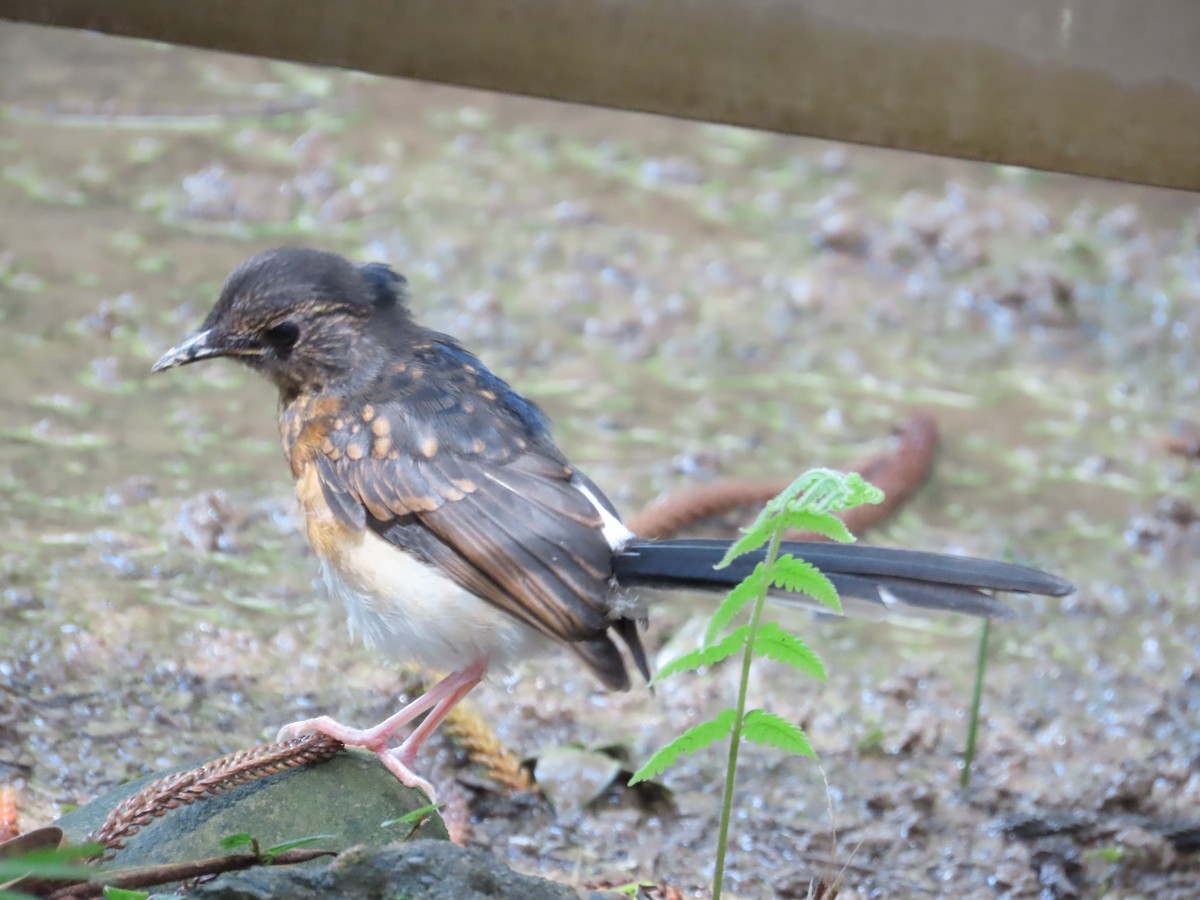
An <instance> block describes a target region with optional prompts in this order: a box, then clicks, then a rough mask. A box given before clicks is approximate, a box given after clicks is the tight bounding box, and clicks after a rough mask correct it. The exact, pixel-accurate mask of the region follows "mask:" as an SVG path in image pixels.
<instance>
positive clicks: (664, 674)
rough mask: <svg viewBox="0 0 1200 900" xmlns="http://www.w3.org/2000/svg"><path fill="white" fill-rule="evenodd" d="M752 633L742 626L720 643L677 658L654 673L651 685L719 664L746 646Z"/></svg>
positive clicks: (748, 628)
mask: <svg viewBox="0 0 1200 900" xmlns="http://www.w3.org/2000/svg"><path fill="white" fill-rule="evenodd" d="M749 633H750V626H749V625H742V626H741V627H740V628H737V629H735V630H734V631H732V632H730V633H729V634H728V635H726V636H725V637H724V638H722V640H721V641H720V642H719V643H716V644H712V645H710V646H705V647H701V648H700V649H698V650H693V651H691V652H690V653H685V654H683V656H679V657H676V658H675V659H673V660H671V661H670V662H669V663H667V664H666V665H665V666H663V667H662V668H661V669H659V670H658V671H657V672H655V673H654V678H652V679H651V683H652V684H653V683H656V682H659V681H662V680H663V679H664V678H669V677H670V676H672V675H674V674H675V673H676V672H686V671H688V670H689V669H702V668H704V667H705V666H711V665H713V664H714V663H719V662H720V661H721V660H723V659H724V658H725V657H727V656H732V655H733V654H734V653H737V652H738V651H739V650H741V649H742V648H743V647H745V646H746V636H747V635H748V634H749Z"/></svg>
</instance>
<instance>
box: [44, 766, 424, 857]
mask: <svg viewBox="0 0 1200 900" xmlns="http://www.w3.org/2000/svg"><path fill="white" fill-rule="evenodd" d="M177 771H183V769H180V770H177ZM165 774H171V773H167V772H159V773H157V774H155V775H150V776H147V777H145V778H141V779H138V780H137V781H133V782H130V783H128V784H124V785H122V786H121V787H119V788H117V789H116V790H113V791H111V792H110V793H108V794H105V795H104V796H102V797H100V798H98V799H96V800H93V801H92V802H91V803H89V804H87V805H86V806H82V807H80V808H79V809H77V810H74V811H73V812H71V813H68V814H67V815H65V816H63V817H62V818H61V819H59V820H58V822H56V823H55V824H56V825H58V826H59V827H61V828H62V829H63V831H64V832H65V833H66V835H67V838H68V839H69V840H70V841H71V842H72V843H79V842H81V841H83V840H84V839H85V838H86V837H87V835H88V834H89V833H90V832H92V831H94V830H96V829H97V828H99V827H100V825H101V824H102V823H103V822H104V820H105V818H106V817H107V816H108V814H109V811H110V810H112V809H113V808H114V807H115V806H116V805H117V804H118V803H120V802H121V801H122V800H124V799H125V798H127V797H130V796H132V795H133V794H135V793H137V791H139V790H141V789H142V788H143V787H145V786H146V785H147V784H149V783H150V782H151V781H153V780H155V779H157V778H160V777H162V776H163V775H165ZM428 802H429V801H428V800H427V799H426V797H425V795H424V794H423V793H421V792H420V791H417V790H413V789H411V788H406V787H404V786H403V785H402V784H400V782H399V781H397V780H396V778H395V777H394V776H393V775H392V774H391V773H390V772H388V771H387V769H385V768H384V767H383V765H382V764H381V763H379V762H378V760H376V759H375V757H374V756H372V755H371V754H368V753H363V752H359V751H350V752H342V753H339V754H338V755H337V756H335V757H334V758H333V759H331V760H329V761H328V762H324V763H319V764H314V765H307V766H298V767H295V768H291V769H285V770H284V771H282V772H278V773H276V774H274V775H268V776H266V777H265V778H259V779H257V780H256V781H252V782H250V783H248V784H243V785H240V786H238V787H235V788H232V789H230V790H228V791H226V792H225V793H222V794H214V795H209V796H206V797H205V798H203V799H201V800H198V801H196V802H195V803H192V804H189V805H187V806H180V807H178V808H177V809H172V810H169V811H168V812H167V813H166V814H165V815H163V816H161V817H159V818H156V819H152V820H151V821H150V822H149V823H148V824H146V825H144V826H143V827H142V828H141V830H140V831H138V832H136V833H135V834H134V835H133V836H132V837H130V838H129V839H128V840H127V841H126V845H125V847H124V848H123V849H121V850H118V851H117V852H116V853H115V854H114V855H113V857H112V859H111V860H109V861H106V862H105V864H104V866H103V868H106V869H109V868H126V867H130V866H144V865H156V864H162V863H170V862H185V861H189V860H196V859H205V858H208V857H212V856H221V855H223V854H224V853H226V852H227V851H225V850H222V849H221V841H222V839H223V838H226V837H228V836H230V835H234V834H249V835H250V836H251V837H253V838H254V839H256V840H257V841H258V844H259V846H260V847H261V848H263V849H267V848H270V847H273V846H275V845H277V844H281V843H284V842H285V841H292V840H296V839H299V838H304V837H309V836H312V835H318V834H321V835H330V837H329V838H328V839H326V840H322V841H319V842H317V843H315V844H312V845H311V846H312V847H314V848H318V849H322V850H325V849H328V850H344V849H346V848H348V847H356V846H359V845H367V846H370V847H382V846H384V845H387V844H391V843H393V842H394V841H396V840H403V839H405V838H407V837H414V838H416V837H427V838H440V839H445V838H446V837H447V835H446V829H445V826H444V825H443V824H442V821H441V818H440V817H439V816H438V815H437V814H436V813H433V814H431V815H429V816H427V817H426V819H425V821H424V823H423V824H421V826H420V827H419V828H417V829H416V831H415V833H413V834H411V835H410V834H409V832H410V831H412V829H413V825H412V824H411V823H403V824H398V825H392V826H389V827H387V828H384V827H382V825H383V823H384V822H387V821H391V820H394V819H397V818H399V817H401V816H403V815H404V814H405V813H408V812H411V811H412V810H415V809H420V808H421V807H424V806H426V805H428ZM231 852H242V853H244V852H245V848H239V849H238V850H237V851H231Z"/></svg>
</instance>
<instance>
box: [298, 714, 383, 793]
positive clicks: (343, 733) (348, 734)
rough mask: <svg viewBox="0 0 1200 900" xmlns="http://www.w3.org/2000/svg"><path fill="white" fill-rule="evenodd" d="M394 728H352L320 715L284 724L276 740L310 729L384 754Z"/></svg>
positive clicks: (344, 742) (353, 745)
mask: <svg viewBox="0 0 1200 900" xmlns="http://www.w3.org/2000/svg"><path fill="white" fill-rule="evenodd" d="M392 730H394V729H390V730H384V729H383V728H382V727H381V726H380V725H376V726H375V727H374V728H350V727H349V726H347V725H343V724H342V723H341V722H337V721H334V720H333V719H331V718H329V716H318V717H317V718H315V719H301V720H300V721H299V722H292V723H291V724H288V725H284V726H283V727H282V728H280V729H279V736H278V737H277V738H276V740H280V741H288V740H291V739H292V738H295V737H299V736H300V735H302V734H305V733H307V732H309V731H316V732H318V733H320V734H327V735H329V736H330V737H331V738H333V739H334V740H336V741H341V742H342V743H343V744H345V745H346V746H347V747H362V748H363V749H365V750H370V751H371V752H372V753H378V754H380V755H382V754H384V753H386V752H387V750H388V738H390V737H391V732H392ZM402 780H403V779H402Z"/></svg>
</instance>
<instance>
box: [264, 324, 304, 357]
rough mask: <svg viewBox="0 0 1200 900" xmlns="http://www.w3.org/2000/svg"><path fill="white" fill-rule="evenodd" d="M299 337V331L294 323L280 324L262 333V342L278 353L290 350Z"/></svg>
mask: <svg viewBox="0 0 1200 900" xmlns="http://www.w3.org/2000/svg"><path fill="white" fill-rule="evenodd" d="M299 337H300V329H299V327H298V326H297V325H296V323H295V322H280V323H279V324H278V325H272V326H271V327H270V328H268V329H267V330H266V331H264V332H263V340H265V341H266V342H267V343H268V344H270V345H271V346H272V347H274V348H275V349H276V350H280V351H287V350H291V349H292V347H293V346H294V345H295V343H296V340H297V339H298V338H299Z"/></svg>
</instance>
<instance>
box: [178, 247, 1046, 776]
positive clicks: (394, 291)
mask: <svg viewBox="0 0 1200 900" xmlns="http://www.w3.org/2000/svg"><path fill="white" fill-rule="evenodd" d="M216 356H228V357H232V358H235V359H237V360H239V361H241V362H243V363H245V364H247V365H249V366H251V367H252V368H254V369H255V370H257V371H259V372H261V373H262V374H263V375H265V376H266V377H267V378H269V379H271V381H273V382H274V383H275V385H276V386H277V387H278V389H279V404H280V405H279V426H280V435H281V439H282V442H283V448H284V452H285V455H286V456H287V460H288V463H289V465H290V466H291V470H292V475H293V476H294V478H295V480H296V493H297V498H298V500H299V502H300V507H301V509H302V510H303V512H304V516H305V521H306V527H307V532H308V538H309V541H310V543H311V544H312V546H313V549H314V551H315V553H316V555H317V557H318V559H319V560H320V562H321V568H322V571H323V573H324V576H325V580H326V582H327V584H328V585H329V588H330V590H331V592H332V593H333V594H335V595H337V596H339V597H341V599H342V600H343V601H344V602H345V604H346V607H347V610H348V612H349V618H350V623H351V627H352V628H353V629H354V630H355V631H357V632H358V633H359V634H360V635H361V636H362V637H363V639H364V640H366V641H367V642H368V643H369V644H370V645H372V646H374V647H376V648H378V649H379V650H380V651H382V652H384V653H386V654H388V655H389V656H392V657H394V658H399V659H415V660H418V661H420V662H423V663H424V664H426V665H427V666H429V667H431V668H435V669H443V670H444V669H447V668H452V669H454V670H455V672H454V673H453V674H451V675H450V676H448V677H447V678H446V679H444V680H443V681H442V682H440V683H439V684H438V685H436V686H435V687H434V688H432V689H431V690H430V691H429V692H427V693H426V694H425V695H423V696H422V697H419V698H417V699H416V700H414V701H413V702H412V703H410V704H409V705H408V706H406V707H404V708H403V709H402V710H400V711H399V712H397V713H396V714H395V715H394V716H392V717H390V718H389V719H388V720H386V721H385V722H382V723H380V724H379V725H377V726H375V727H374V728H371V729H366V730H361V731H360V730H356V729H349V728H347V727H346V726H343V725H340V724H339V723H336V722H333V721H331V720H329V719H325V718H320V719H314V720H309V721H305V722H300V723H295V724H294V725H292V726H288V727H287V728H286V729H285V731H286V732H287V733H294V732H296V731H299V730H304V729H309V728H316V729H319V730H321V731H324V732H326V733H327V734H331V735H333V736H335V737H337V738H338V739H340V740H343V741H345V742H346V743H353V744H357V745H360V746H365V747H368V748H370V749H372V750H374V751H376V752H377V753H378V754H379V756H380V759H382V760H383V762H384V763H385V764H386V765H387V766H388V767H389V768H390V769H391V770H392V771H393V772H395V773H396V775H397V776H398V777H399V778H401V779H402V780H403V781H405V783H406V784H417V785H420V786H422V787H424V788H426V789H430V788H429V786H428V784H427V783H426V782H424V781H423V780H421V779H420V778H418V777H417V776H416V775H414V774H413V773H412V771H411V770H410V769H409V768H408V767H409V764H410V763H411V762H412V759H413V757H414V755H415V753H416V750H417V749H418V748H419V747H420V745H421V742H422V741H423V740H424V739H425V738H426V737H427V736H428V735H429V733H430V732H431V731H432V730H433V728H435V727H436V726H437V723H438V722H439V721H440V720H441V719H442V718H443V717H444V716H445V714H446V712H447V711H448V710H449V709H450V707H452V706H453V705H454V703H456V702H457V701H458V700H459V699H461V697H462V696H464V695H465V694H466V693H467V691H469V690H470V689H471V687H472V686H473V685H474V684H476V683H477V682H478V681H479V679H480V678H481V677H482V676H483V674H484V673H485V672H486V671H487V669H488V668H489V667H495V666H505V665H509V664H511V663H513V662H515V661H517V660H520V659H522V658H523V657H524V656H525V655H527V654H528V653H530V652H531V651H533V650H535V649H538V648H539V647H541V646H543V645H545V644H549V643H553V642H557V643H559V644H564V645H566V646H568V647H570V648H571V649H572V650H573V651H574V652H575V653H577V654H578V655H579V657H580V658H581V659H582V660H583V661H584V662H585V663H586V664H587V665H588V666H589V668H590V669H591V670H592V671H593V672H594V673H595V674H596V675H597V676H598V677H599V678H600V679H601V681H603V682H604V684H605V685H607V686H608V687H610V688H618V689H619V688H625V687H627V686H628V685H629V676H628V673H627V670H626V664H625V661H624V659H623V656H622V653H621V651H620V650H619V649H618V644H623V645H624V646H625V648H627V650H628V652H629V655H630V656H631V658H632V660H633V662H634V664H635V665H636V666H637V668H638V669H639V670H640V672H641V674H642V675H643V676H645V677H649V669H648V666H647V663H646V656H645V653H644V651H643V649H642V644H641V639H640V637H639V634H638V625H637V619H638V618H639V616H640V612H638V611H637V610H638V607H636V606H635V605H634V604H632V603H631V601H630V600H629V598H628V596H627V595H626V594H625V593H623V592H622V591H621V589H622V588H628V587H632V586H638V585H642V586H653V587H694V588H702V589H708V590H723V589H725V588H726V587H727V586H728V585H729V584H730V583H732V582H734V581H736V580H738V579H739V578H740V577H741V575H742V570H741V569H738V568H736V567H734V568H729V569H722V570H720V571H716V570H714V569H713V564H714V563H715V562H717V561H718V560H719V559H720V558H721V556H722V555H723V554H724V549H725V546H726V545H725V544H724V543H722V542H704V541H667V542H649V541H638V540H636V539H635V538H634V536H633V535H632V534H630V533H629V531H628V530H627V529H625V527H624V526H623V525H622V524H621V522H620V517H619V516H618V515H617V513H616V510H615V509H614V508H613V506H612V504H611V503H610V502H609V501H608V499H607V498H605V496H604V494H603V493H602V492H601V491H600V489H599V488H598V487H597V486H596V485H595V484H593V483H592V482H591V481H590V480H589V479H588V478H587V477H586V476H585V475H583V473H581V472H579V471H577V470H576V469H575V468H574V467H572V466H571V464H570V463H569V462H568V461H567V459H566V457H565V456H564V455H563V454H562V452H561V451H560V450H559V448H558V447H557V445H556V444H555V443H554V441H553V439H552V438H551V436H550V432H549V427H548V424H547V422H546V419H545V417H544V416H543V415H542V414H541V412H540V411H539V410H538V409H537V407H536V406H535V405H534V404H533V403H531V402H530V401H528V400H526V399H525V398H524V397H522V396H521V395H520V394H518V393H517V392H515V391H514V390H513V389H512V388H511V387H509V385H508V384H507V383H506V382H505V381H504V380H503V379H501V378H499V377H498V376H496V375H495V374H493V373H492V372H490V371H489V370H488V369H487V367H486V366H484V365H483V363H482V362H480V361H479V360H478V359H477V358H476V357H475V356H473V355H472V354H471V353H469V352H468V351H467V350H465V349H464V348H463V347H462V346H460V345H459V344H458V342H457V341H455V340H454V339H453V338H451V337H448V336H447V335H443V334H438V333H436V332H433V331H430V330H429V329H426V328H423V327H421V326H420V325H418V324H417V323H416V322H415V321H414V320H413V318H412V314H411V312H410V310H409V307H408V297H407V291H406V284H405V281H404V279H403V278H402V277H401V276H400V275H398V274H397V273H395V272H393V271H392V270H391V269H390V268H388V267H387V266H384V265H381V264H379V263H370V264H367V265H355V264H353V263H351V262H349V261H347V260H345V259H343V258H342V257H340V256H337V255H336V254H333V253H326V252H322V251H318V250H307V249H299V248H288V249H281V250H273V251H269V252H267V253H263V254H259V255H258V256H255V257H253V258H252V259H250V260H248V261H246V262H245V263H243V264H242V265H241V266H239V267H238V268H237V269H236V270H235V271H234V272H233V274H231V275H230V277H229V279H228V281H227V282H226V284H225V287H224V289H223V290H222V292H221V297H220V298H219V300H218V301H217V304H216V306H215V307H214V308H213V310H212V312H211V313H210V314H209V316H208V318H207V319H206V320H205V322H204V325H203V326H202V329H201V331H200V332H199V333H198V334H196V335H195V336H194V337H192V338H190V339H188V340H187V341H185V342H184V343H183V344H180V345H179V346H178V347H176V348H174V349H173V350H171V351H169V352H168V353H167V354H165V355H164V356H163V358H162V359H160V360H159V361H158V363H157V364H156V365H155V370H159V369H165V368H170V367H172V366H177V365H181V364H184V363H190V362H194V361H197V360H200V359H206V358H210V357H216ZM785 549H786V550H787V551H788V552H792V553H796V554H798V555H801V556H803V557H805V558H806V559H808V560H809V561H810V562H813V563H815V564H816V565H818V566H820V567H821V568H822V569H823V570H824V571H825V573H826V575H828V576H829V577H830V579H831V580H832V581H833V582H834V584H835V585H837V586H838V588H839V590H840V591H842V592H843V596H844V599H851V598H858V599H860V600H862V601H864V602H865V603H866V604H867V605H868V606H869V607H870V608H872V609H877V610H886V609H888V608H890V607H893V606H899V605H907V606H911V607H924V608H931V609H941V610H952V611H958V612H966V613H971V614H975V615H992V616H994V615H1005V614H1008V613H1009V610H1008V607H1007V606H1005V605H1004V604H1003V603H1001V602H1000V601H999V600H997V599H995V598H994V597H992V596H991V595H990V594H987V593H984V592H983V591H984V590H988V589H991V590H1010V591H1025V592H1037V593H1049V594H1061V593H1065V592H1067V591H1068V590H1070V585H1069V584H1067V582H1065V581H1063V580H1062V579H1058V578H1055V577H1054V576H1051V575H1046V574H1045V573H1042V572H1038V571H1036V570H1033V569H1027V568H1024V567H1020V566H1010V565H1006V564H1004V563H998V562H992V561H990V560H977V559H965V558H962V557H947V556H942V555H938V554H930V553H918V552H912V551H905V550H892V549H882V548H871V547H861V546H858V545H849V546H837V547H831V546H828V545H814V544H794V545H789V546H788V547H787V548H785ZM749 564H750V565H753V560H750V561H749ZM981 589H982V590H981ZM794 599H795V598H794ZM614 638H615V640H614ZM426 712H428V716H426V718H425V719H423V720H422V721H421V722H420V724H419V725H417V727H416V729H415V730H414V731H413V733H412V734H411V735H410V737H409V738H408V739H407V740H405V741H404V743H403V744H401V745H400V746H399V747H397V748H392V747H391V746H390V736H391V735H392V733H393V732H395V731H396V730H397V729H398V728H399V727H401V726H402V725H405V724H407V723H409V722H412V721H414V720H416V719H417V718H418V717H419V716H421V715H422V714H424V713H426ZM430 790H431V789H430Z"/></svg>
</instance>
